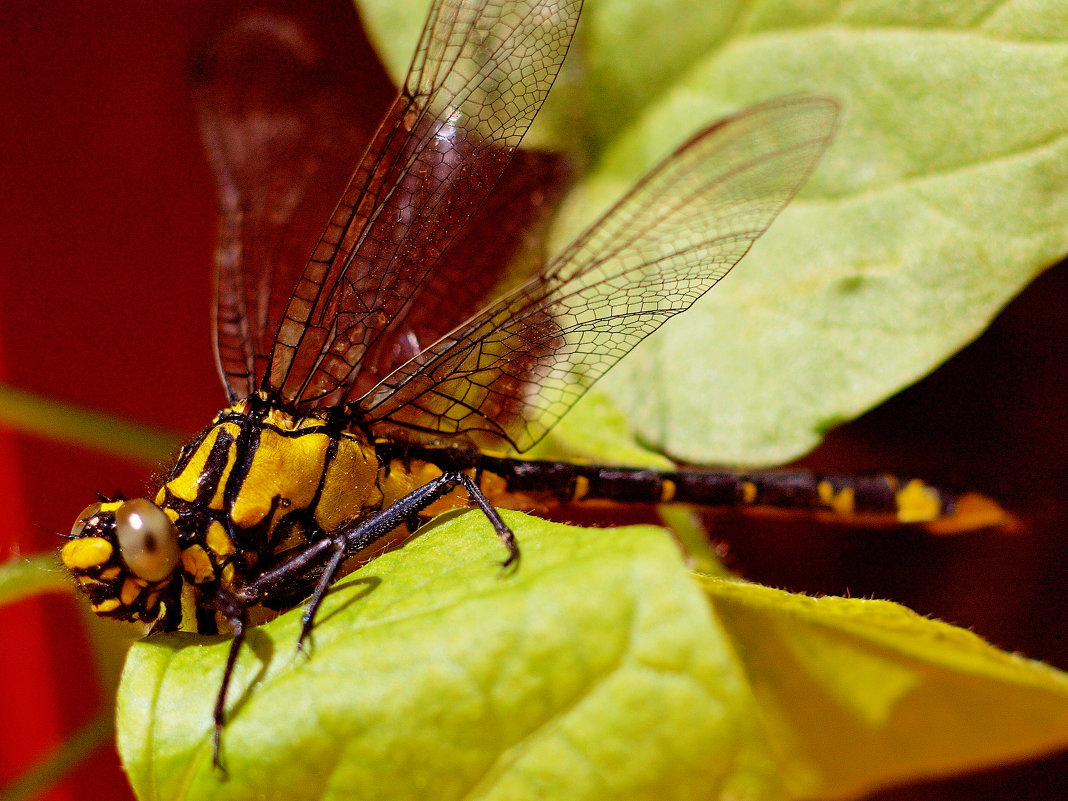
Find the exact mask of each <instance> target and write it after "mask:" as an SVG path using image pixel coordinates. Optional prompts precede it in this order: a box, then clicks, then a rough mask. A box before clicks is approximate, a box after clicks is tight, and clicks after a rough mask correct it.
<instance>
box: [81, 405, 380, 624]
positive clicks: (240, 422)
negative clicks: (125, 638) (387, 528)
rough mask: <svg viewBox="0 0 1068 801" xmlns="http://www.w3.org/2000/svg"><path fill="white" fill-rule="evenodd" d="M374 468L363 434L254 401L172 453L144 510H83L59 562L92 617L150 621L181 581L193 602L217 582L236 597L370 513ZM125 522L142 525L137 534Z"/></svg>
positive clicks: (123, 505) (137, 505)
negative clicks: (306, 548)
mask: <svg viewBox="0 0 1068 801" xmlns="http://www.w3.org/2000/svg"><path fill="white" fill-rule="evenodd" d="M379 471H380V466H379V462H378V459H377V457H376V454H375V449H374V445H373V444H372V443H371V441H370V440H369V439H368V438H367V436H366V435H364V434H363V432H362V431H360V430H358V429H346V428H342V427H340V426H339V425H337V424H335V423H333V422H330V421H329V420H327V419H324V418H323V417H322V416H318V415H308V416H299V415H292V414H290V413H288V412H286V411H284V410H282V409H280V408H278V407H277V406H276V405H272V404H271V403H269V401H267V400H266V399H265V398H264V397H262V396H253V397H251V398H247V399H245V400H243V401H240V402H238V403H236V404H235V405H234V406H232V407H230V408H228V409H226V410H224V411H223V412H221V413H220V414H219V415H218V416H217V417H216V418H215V420H213V421H212V423H211V425H209V426H208V427H207V428H206V429H204V430H203V431H202V432H200V434H198V435H197V436H196V437H195V438H194V439H193V441H192V442H190V443H189V444H188V445H186V446H185V447H183V448H182V450H181V453H180V455H179V457H178V460H177V462H176V463H175V465H174V467H173V468H171V470H170V472H169V474H168V476H167V479H166V481H165V482H164V484H163V486H162V487H160V489H159V492H158V493H157V494H156V496H155V500H154V502H153V501H149V500H145V499H137V500H135V501H113V502H106V503H100V504H94V505H93V506H91V507H89V508H87V509H86V510H85V511H84V512H82V514H81V515H80V516H79V519H78V522H77V523H76V524H75V526H74V530H73V531H72V540H71V542H69V543H68V544H67V546H66V547H65V548H64V550H63V554H62V556H63V561H64V563H65V564H66V566H67V568H68V569H70V570H71V572H72V573H74V575H75V576H76V577H77V580H78V581H79V583H80V585H81V587H82V589H83V590H85V592H87V593H88V594H89V596H90V599H91V602H92V605H93V610H94V611H96V612H97V613H98V614H100V615H104V616H107V617H113V618H120V619H123V620H140V621H145V622H153V621H155V620H156V619H157V618H158V617H159V614H160V602H161V600H162V601H164V602H169V601H170V600H171V599H174V600H175V601H177V598H178V595H179V594H180V591H181V587H182V584H183V583H188V584H190V585H192V587H193V588H194V590H195V591H196V592H195V597H196V598H198V599H206V598H209V597H210V596H211V594H212V587H214V586H216V585H222V586H223V587H226V588H227V589H231V590H235V589H239V588H240V587H241V586H242V585H243V584H244V583H246V582H247V581H248V580H249V578H250V577H251V576H254V575H257V574H259V573H261V572H262V571H264V570H267V569H270V568H271V567H274V566H277V565H278V564H280V563H281V562H283V561H285V559H286V558H288V556H289V555H291V554H292V553H293V552H295V551H296V550H299V549H300V548H301V547H303V546H306V545H307V544H309V543H310V542H313V541H315V540H316V539H318V538H320V537H322V536H323V535H324V534H325V533H327V532H331V531H333V530H335V529H336V528H337V527H338V526H340V525H342V524H344V523H347V522H350V521H353V520H358V519H361V518H363V517H365V516H367V515H368V514H371V513H373V512H375V511H377V510H379V509H380V508H381V507H382V503H383V494H382V490H381V489H380V487H379V483H380V481H379ZM130 519H134V520H137V521H144V523H143V525H142V528H143V529H144V530H143V531H142V530H135V529H133V528H131V524H130V523H129V520H130ZM139 536H140V537H141V540H142V541H139V540H138V537H139ZM146 543H147V544H146Z"/></svg>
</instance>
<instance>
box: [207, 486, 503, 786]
mask: <svg viewBox="0 0 1068 801" xmlns="http://www.w3.org/2000/svg"><path fill="white" fill-rule="evenodd" d="M457 484H461V485H463V487H464V489H466V490H467V493H468V495H470V496H471V500H472V501H474V502H475V505H476V506H478V508H479V509H481V510H482V512H483V514H485V515H486V517H487V518H489V521H490V524H491V525H492V526H493V529H494V531H496V532H497V537H498V538H499V539H500V540H501V542H502V543H504V545H505V547H506V548H507V549H508V558H507V559H505V560H504V562H502V563H501V564H502V567H515V566H517V565H518V564H519V545H518V543H517V542H516V539H515V534H513V533H512V530H511V529H510V528H508V525H507V524H506V523H505V522H504V520H502V519H501V516H500V515H499V514H498V513H497V510H496V509H494V508H493V506H492V504H490V502H489V499H487V498H486V496H485V495H484V494H483V493H482V490H481V489H479V487H478V484H476V483H475V481H474V480H473V479H472V478H471V477H470V476H468V475H467V474H465V473H460V472H455V471H453V472H448V473H443V474H442V475H441V476H439V477H438V478H436V479H434V480H433V481H431V482H429V483H428V484H424V485H423V486H422V487H419V488H418V489H416V490H413V491H412V492H410V493H408V494H407V495H405V496H404V497H403V498H401V499H400V500H399V501H397V502H396V503H394V504H393V505H391V506H389V507H388V508H386V509H383V510H382V511H380V512H378V513H377V514H375V515H374V516H373V517H370V518H368V519H367V520H363V521H361V522H360V523H358V524H356V525H355V526H354V527H352V528H350V529H345V528H341V529H339V530H337V531H335V532H334V533H332V534H331V535H330V536H328V537H326V538H324V539H321V540H319V541H317V542H315V543H313V544H312V545H309V546H308V547H307V548H305V549H304V550H303V551H301V552H300V553H299V554H297V555H296V556H294V557H293V558H292V559H290V560H289V561H288V562H286V563H285V564H282V565H279V566H278V567H276V568H275V569H274V570H270V571H268V572H266V573H264V574H262V575H261V576H259V578H257V579H256V580H255V581H253V582H251V583H250V584H249V585H247V586H246V587H244V588H243V589H242V590H241V591H240V594H238V595H235V594H234V593H232V592H230V591H229V590H226V589H224V588H223V587H218V588H216V591H215V596H214V599H213V601H214V604H213V608H214V609H215V611H217V612H219V613H221V614H222V615H223V617H225V618H226V619H227V620H228V621H229V622H230V625H231V626H232V627H233V630H234V639H233V641H232V642H231V643H230V653H229V654H228V655H227V658H226V670H225V672H224V673H223V681H222V687H220V688H219V695H218V696H217V697H216V699H215V729H214V732H213V734H212V741H211V752H212V761H213V762H214V764H215V767H216V768H217V769H219V770H222V771H224V772H225V769H224V768H223V766H222V763H221V761H220V759H219V744H220V741H221V738H222V728H223V724H224V723H225V717H226V714H225V713H226V691H227V689H228V688H229V686H230V679H231V677H232V676H233V672H234V665H235V664H236V663H237V654H238V652H239V651H240V650H241V644H242V643H243V642H244V640H245V630H246V627H247V625H248V609H249V608H250V607H252V606H255V605H256V604H258V603H261V602H262V601H263V600H264V599H265V598H267V597H268V596H269V595H270V594H271V592H272V591H275V590H277V589H278V588H279V587H280V586H284V585H285V584H286V583H287V582H290V581H293V580H295V579H298V578H299V577H300V576H301V575H304V574H305V571H306V570H307V569H308V568H311V567H313V566H315V565H316V564H319V563H321V562H322V560H323V559H324V558H325V557H326V555H327V554H330V560H329V562H328V563H327V565H326V566H325V568H324V570H323V574H322V576H320V578H319V580H318V581H317V582H316V586H315V591H314V592H313V593H312V596H311V599H310V600H309V601H308V605H307V608H306V609H305V610H304V615H303V618H302V625H301V633H300V639H299V640H298V642H297V647H298V648H299V647H301V645H302V644H303V643H304V640H305V638H306V637H307V635H308V633H309V632H310V631H311V630H312V628H313V627H314V626H315V613H316V612H317V611H318V610H319V606H320V605H321V604H322V601H323V597H324V596H325V595H326V591H327V590H328V589H329V587H330V584H331V583H332V582H333V581H334V579H335V578H336V576H337V572H338V570H340V569H341V565H342V563H343V562H344V561H345V558H346V557H348V556H352V555H353V554H355V553H357V552H359V551H362V550H363V549H364V548H366V547H367V546H368V545H371V544H372V543H374V542H375V541H376V540H379V539H381V538H382V537H384V536H385V535H387V534H389V533H390V532H391V531H393V530H394V529H395V528H397V527H398V526H400V525H402V524H404V523H406V522H407V521H409V520H412V519H413V518H415V516H416V515H418V513H419V512H421V511H422V510H424V509H426V508H427V507H428V506H430V505H431V504H432V503H434V501H436V500H438V499H439V498H441V497H443V496H444V495H446V494H447V493H449V492H450V491H451V490H452V489H453V488H454V487H455V486H456V485H457Z"/></svg>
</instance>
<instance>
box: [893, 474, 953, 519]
mask: <svg viewBox="0 0 1068 801" xmlns="http://www.w3.org/2000/svg"><path fill="white" fill-rule="evenodd" d="M894 502H895V503H896V504H897V519H898V520H899V521H900V522H902V523H927V522H930V521H932V520H937V519H938V518H939V517H940V516H941V514H942V496H941V495H940V494H939V492H938V490H936V489H935V488H934V487H931V486H928V485H927V484H924V483H923V482H922V481H920V480H919V479H918V478H914V479H912V480H911V481H909V482H908V483H907V484H906V485H905V486H904V487H902V488H901V489H899V490H898V491H897V492H895V493H894Z"/></svg>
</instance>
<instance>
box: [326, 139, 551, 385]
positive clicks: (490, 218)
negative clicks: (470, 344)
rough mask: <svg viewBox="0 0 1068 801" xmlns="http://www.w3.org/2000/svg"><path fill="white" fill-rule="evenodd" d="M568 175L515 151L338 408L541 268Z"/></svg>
mask: <svg viewBox="0 0 1068 801" xmlns="http://www.w3.org/2000/svg"><path fill="white" fill-rule="evenodd" d="M568 178H569V171H568V168H567V164H566V162H565V160H564V159H563V158H562V157H560V156H558V155H556V154H553V153H548V152H542V151H532V150H519V151H517V152H516V154H515V156H514V157H513V159H512V161H511V163H510V164H509V165H508V167H507V169H505V171H504V174H503V175H501V178H500V180H498V181H497V184H496V186H494V187H493V191H492V192H491V193H490V195H489V196H488V197H487V198H486V200H485V202H484V203H483V204H482V206H481V207H479V210H478V211H477V212H476V213H475V215H474V216H473V217H472V218H471V220H470V222H468V224H467V226H466V227H465V228H464V230H463V232H462V233H461V234H460V235H459V236H458V237H457V238H456V241H455V242H454V243H453V244H452V246H451V247H449V249H448V250H447V251H445V254H444V255H443V256H442V258H441V261H440V262H439V263H438V264H437V265H436V266H435V268H434V270H433V271H432V272H431V274H430V275H429V276H428V277H427V280H426V281H424V282H423V285H422V287H421V288H420V289H419V291H418V292H417V293H416V294H415V295H413V297H412V301H411V303H410V306H409V309H408V311H407V313H406V314H405V316H404V319H403V321H401V322H400V323H399V324H398V325H395V326H394V327H393V328H391V329H390V331H389V333H388V335H386V336H382V337H379V339H378V341H377V342H376V343H375V346H374V347H373V348H371V349H370V351H369V352H368V355H367V356H365V357H364V359H363V361H362V362H361V365H360V371H359V376H358V380H357V381H356V382H355V383H353V384H352V385H351V386H350V388H349V390H348V392H347V393H346V400H351V399H353V398H359V397H361V396H362V395H364V394H365V393H366V392H367V391H368V390H369V389H371V388H372V387H374V386H375V385H376V384H377V383H378V382H379V381H381V380H382V378H384V377H385V376H387V375H389V374H390V373H391V372H393V370H395V369H396V368H398V367H399V366H400V365H402V364H404V363H405V362H407V361H408V360H409V359H411V358H412V357H413V356H415V355H417V354H418V353H419V352H420V351H421V350H422V349H423V348H424V347H425V346H426V345H429V344H431V343H433V342H436V341H437V340H438V339H440V338H441V337H443V336H444V335H445V334H447V333H449V332H450V331H452V330H453V329H454V328H456V326H458V325H459V324H460V323H462V322H464V321H465V320H467V319H468V318H469V317H470V316H471V315H472V314H473V313H474V312H475V311H477V310H479V309H480V308H482V307H484V306H486V305H488V304H489V303H490V301H492V300H494V299H495V298H497V297H500V295H501V293H502V292H503V291H505V290H506V289H510V288H512V287H514V286H515V285H517V284H519V283H522V281H523V279H525V278H528V277H530V275H531V274H532V273H534V272H536V271H537V270H538V268H539V267H541V266H542V265H543V264H544V263H545V258H546V254H545V251H544V245H545V241H544V240H545V237H544V234H545V231H546V228H547V224H548V222H549V217H550V212H551V211H552V210H553V209H554V208H555V206H556V204H557V203H558V201H559V200H560V198H561V197H562V196H563V191H564V188H565V187H566V185H567V182H568Z"/></svg>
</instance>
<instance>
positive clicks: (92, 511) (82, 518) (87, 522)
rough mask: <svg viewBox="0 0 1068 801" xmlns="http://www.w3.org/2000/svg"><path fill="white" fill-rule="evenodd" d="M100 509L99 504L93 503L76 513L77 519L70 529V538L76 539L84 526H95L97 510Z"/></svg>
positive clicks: (83, 529)
mask: <svg viewBox="0 0 1068 801" xmlns="http://www.w3.org/2000/svg"><path fill="white" fill-rule="evenodd" d="M99 511H100V504H99V503H94V504H92V505H90V506H86V507H85V508H84V509H82V513H81V514H80V515H78V519H77V520H76V521H75V523H74V527H73V528H72V529H71V530H70V536H71V538H72V539H77V538H78V537H80V536H82V534H83V533H84V532H85V527H86V526H95V525H96V523H97V516H96V515H97V512H99Z"/></svg>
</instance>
